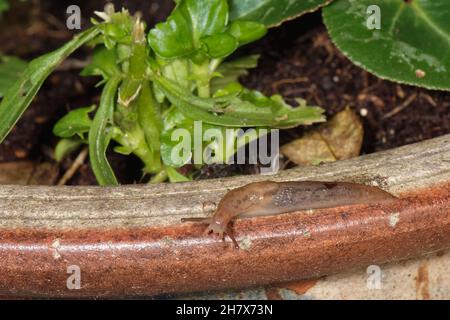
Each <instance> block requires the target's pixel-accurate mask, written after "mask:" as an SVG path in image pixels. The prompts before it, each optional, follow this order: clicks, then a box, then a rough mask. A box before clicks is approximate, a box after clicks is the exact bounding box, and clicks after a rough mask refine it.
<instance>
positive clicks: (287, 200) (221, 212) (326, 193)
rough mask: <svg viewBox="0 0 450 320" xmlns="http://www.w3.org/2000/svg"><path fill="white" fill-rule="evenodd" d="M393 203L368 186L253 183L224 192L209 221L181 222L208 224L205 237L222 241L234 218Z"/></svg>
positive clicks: (232, 237) (316, 183)
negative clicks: (211, 235)
mask: <svg viewBox="0 0 450 320" xmlns="http://www.w3.org/2000/svg"><path fill="white" fill-rule="evenodd" d="M394 199H396V197H395V196H393V195H392V194H390V193H388V192H386V191H384V190H382V189H380V188H377V187H372V186H366V185H363V184H356V183H348V182H319V181H296V182H273V181H264V182H255V183H251V184H248V185H246V186H243V187H241V188H237V189H234V190H231V191H230V192H228V193H227V194H226V195H225V196H224V197H223V198H222V200H221V201H220V202H219V205H218V206H217V210H216V212H215V213H214V215H213V216H212V217H209V218H186V219H182V222H197V223H205V224H209V226H208V228H207V229H206V233H207V234H210V233H215V234H218V235H219V236H221V237H222V239H224V236H225V235H228V236H229V237H230V239H231V240H232V241H233V243H234V245H235V247H236V248H239V246H238V244H237V241H236V240H235V238H234V236H233V234H232V233H231V232H230V223H231V221H232V220H233V219H235V218H237V217H257V216H268V215H277V214H282V213H288V212H294V211H299V210H306V209H320V208H332V207H338V206H344V205H353V204H374V203H381V202H385V201H389V200H394Z"/></svg>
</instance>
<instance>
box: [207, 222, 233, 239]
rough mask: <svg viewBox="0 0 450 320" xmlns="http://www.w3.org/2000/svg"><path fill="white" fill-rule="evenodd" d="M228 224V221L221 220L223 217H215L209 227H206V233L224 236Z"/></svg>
mask: <svg viewBox="0 0 450 320" xmlns="http://www.w3.org/2000/svg"><path fill="white" fill-rule="evenodd" d="M227 227H228V225H227V223H226V222H224V221H221V219H213V220H212V221H211V223H210V224H209V226H208V228H206V231H205V233H206V234H211V233H213V234H217V235H219V236H220V237H224V234H225V232H226V229H227Z"/></svg>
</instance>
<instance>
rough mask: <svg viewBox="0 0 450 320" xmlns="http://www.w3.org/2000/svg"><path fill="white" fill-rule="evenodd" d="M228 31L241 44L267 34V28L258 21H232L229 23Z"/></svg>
mask: <svg viewBox="0 0 450 320" xmlns="http://www.w3.org/2000/svg"><path fill="white" fill-rule="evenodd" d="M229 32H230V33H231V34H232V35H233V37H235V38H236V39H237V41H238V42H239V45H241V46H242V45H245V44H247V43H251V42H253V41H256V40H259V39H261V38H262V37H264V36H265V35H266V34H267V28H266V27H265V26H264V25H263V24H261V23H258V22H252V21H234V22H233V23H232V24H231V25H230V29H229Z"/></svg>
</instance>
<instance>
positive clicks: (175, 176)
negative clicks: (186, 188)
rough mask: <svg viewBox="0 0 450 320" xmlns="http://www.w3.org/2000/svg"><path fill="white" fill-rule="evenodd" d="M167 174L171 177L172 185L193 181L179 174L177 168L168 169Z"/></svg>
mask: <svg viewBox="0 0 450 320" xmlns="http://www.w3.org/2000/svg"><path fill="white" fill-rule="evenodd" d="M166 172H167V175H168V176H169V180H170V182H172V183H178V182H188V181H191V179H189V178H188V177H186V176H184V175H182V174H181V173H179V172H178V171H177V170H176V169H175V168H172V167H166Z"/></svg>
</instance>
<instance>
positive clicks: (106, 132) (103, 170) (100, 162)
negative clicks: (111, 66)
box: [89, 76, 121, 186]
mask: <svg viewBox="0 0 450 320" xmlns="http://www.w3.org/2000/svg"><path fill="white" fill-rule="evenodd" d="M120 81H121V79H120V77H118V76H115V77H113V78H111V79H109V80H108V82H107V83H106V85H105V88H104V89H103V93H102V97H101V99H100V106H99V108H98V110H97V113H96V114H95V118H94V121H93V123H92V126H91V129H90V130H89V156H90V160H91V166H92V170H93V171H94V174H95V177H96V178H97V181H98V183H99V184H100V185H102V186H106V185H118V181H117V179H116V177H115V175H114V172H113V170H112V169H111V166H110V165H109V163H108V160H107V159H106V149H107V148H108V145H109V143H110V141H111V135H112V132H111V128H108V125H109V124H112V122H113V115H114V106H115V100H116V93H117V89H118V86H119V83H120Z"/></svg>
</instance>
